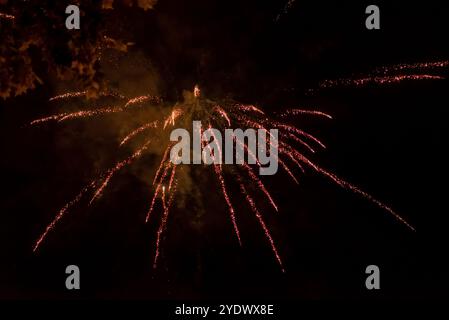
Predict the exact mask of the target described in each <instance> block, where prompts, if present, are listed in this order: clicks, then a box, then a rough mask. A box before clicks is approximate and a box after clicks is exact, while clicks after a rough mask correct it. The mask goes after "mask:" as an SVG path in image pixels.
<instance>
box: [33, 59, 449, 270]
mask: <svg viewBox="0 0 449 320" xmlns="http://www.w3.org/2000/svg"><path fill="white" fill-rule="evenodd" d="M448 66H449V62H448V61H439V62H425V63H415V64H398V65H393V66H386V67H380V68H377V69H376V70H375V71H374V72H373V73H372V74H370V75H368V76H365V77H359V78H357V77H354V78H347V79H339V80H332V81H330V80H328V81H324V82H322V83H321V84H320V87H321V88H327V87H332V86H347V85H353V86H354V85H355V86H356V87H357V86H361V85H369V84H370V83H376V84H392V83H395V82H400V81H404V80H428V79H443V76H441V75H434V74H431V73H430V71H433V70H436V69H438V70H440V69H441V68H447V67H448ZM418 71H420V72H421V73H419V72H418ZM395 72H401V74H399V75H398V74H394V75H393V74H392V73H395ZM405 72H413V74H405ZM424 72H426V73H424ZM85 95H86V92H85V91H80V92H71V93H66V94H62V95H59V96H56V97H53V98H51V99H50V101H66V100H69V99H73V98H79V97H84V96H85ZM100 96H104V97H112V98H115V99H119V100H120V101H121V103H119V104H118V105H116V106H113V107H108V108H105V107H102V108H98V109H93V110H84V111H78V112H73V113H67V112H66V113H61V114H57V115H52V116H48V117H45V118H42V119H38V120H34V121H32V122H31V123H30V125H35V124H40V123H44V122H49V121H51V120H54V121H58V122H61V121H65V120H68V119H75V118H90V117H93V116H97V115H98V116H102V115H107V114H110V113H120V112H126V111H127V110H130V109H132V108H133V107H147V106H148V105H150V106H151V105H154V104H160V103H161V102H162V100H161V99H160V98H159V97H155V96H151V95H144V96H138V97H135V98H131V99H127V98H125V97H124V96H121V95H118V94H114V93H107V92H105V93H101V94H100ZM193 97H194V98H193V102H192V101H190V102H189V101H187V102H186V101H185V103H183V105H182V107H180V106H179V105H175V106H174V107H172V108H171V111H170V113H169V114H168V115H167V116H166V117H164V118H162V119H147V122H146V123H145V124H144V125H142V126H140V127H138V128H135V129H133V130H132V131H130V132H129V133H128V134H127V135H126V136H125V137H124V138H123V139H122V140H121V142H120V146H122V145H124V144H125V143H127V142H128V141H129V140H130V139H132V138H133V137H135V136H136V135H138V134H143V133H144V132H146V131H148V130H156V131H154V132H153V133H156V132H159V133H163V132H165V130H166V129H167V128H168V127H174V126H175V122H176V121H177V120H178V119H179V118H183V117H185V119H190V120H191V119H198V120H201V121H202V122H205V123H207V124H208V126H209V127H210V128H211V127H212V125H214V126H215V128H218V129H226V128H230V127H231V124H232V125H233V126H235V127H236V128H258V129H262V130H265V131H266V132H269V130H267V128H275V129H278V130H279V133H280V135H279V136H280V139H281V141H279V155H278V157H277V161H278V162H279V164H280V165H281V168H282V169H283V170H284V171H285V172H286V173H287V174H288V175H289V176H290V178H291V179H292V180H293V181H294V182H295V183H299V182H298V180H297V178H296V177H295V175H294V173H293V169H292V168H290V167H289V165H288V164H287V163H286V162H285V160H289V161H291V162H292V163H293V164H294V165H295V166H296V167H298V168H299V169H300V170H301V171H302V172H305V168H310V169H312V170H313V171H315V172H316V173H318V174H320V175H322V176H324V177H326V178H328V179H330V181H332V182H333V183H335V184H336V185H338V186H340V187H342V188H344V189H347V190H350V191H352V192H353V193H355V194H358V195H360V196H361V197H363V198H365V199H367V200H368V201H370V202H372V203H373V204H375V205H376V206H378V207H380V208H381V209H383V210H384V211H386V212H388V213H389V214H391V215H392V216H393V217H394V218H396V219H397V220H398V221H399V222H401V223H402V224H404V225H405V226H407V227H408V228H409V229H411V230H415V229H414V227H413V226H412V225H411V224H410V223H409V222H407V221H406V220H405V219H404V218H402V217H401V216H399V215H398V214H397V213H396V212H394V211H393V210H392V209H391V208H390V207H388V206H387V205H385V204H383V203H382V202H380V201H379V200H377V199H375V198H374V197H372V196H371V195H370V194H368V193H366V192H365V191H362V190H361V189H359V188H358V187H356V186H354V185H352V184H350V183H349V182H346V181H344V180H342V179H341V178H339V177H337V176H336V175H335V174H334V173H331V172H329V171H327V170H325V169H323V168H321V167H320V166H318V165H317V164H315V163H314V162H312V161H311V160H309V158H308V157H307V156H306V153H311V154H313V153H314V152H315V148H316V147H319V148H325V147H326V146H325V145H324V144H323V143H322V142H321V141H320V140H319V139H318V138H316V137H315V136H314V135H312V134H309V133H307V132H305V131H304V130H302V129H299V128H297V127H296V126H294V125H292V124H289V123H288V122H287V121H286V119H292V118H294V117H296V116H299V117H301V116H316V117H323V118H328V119H332V117H331V116H330V115H329V114H327V113H324V112H322V111H319V110H304V109H297V108H294V109H289V110H286V111H284V112H281V113H275V114H274V115H273V116H269V115H267V114H266V113H265V112H264V111H263V110H261V109H260V108H258V107H256V106H254V105H245V104H240V103H236V102H234V101H223V102H222V103H216V102H213V101H210V100H207V99H203V98H202V97H201V91H200V89H199V87H198V86H195V89H194V92H193ZM180 122H181V123H182V121H180ZM165 133H166V132H165ZM201 133H202V129H201ZM214 139H215V137H214ZM234 141H235V142H236V143H235V146H234V148H236V147H237V145H238V143H239V142H240V143H241V141H240V140H239V139H235V137H234ZM202 143H203V146H204V141H202ZM271 143H272V139H271V138H270V144H271ZM155 145H156V144H155ZM173 145H174V143H173V142H170V141H168V140H167V142H166V144H165V147H164V148H165V150H164V152H163V154H162V158H161V161H160V164H159V166H158V168H157V170H156V173H155V176H154V179H153V181H152V187H153V188H154V193H153V197H152V198H151V202H150V204H149V209H148V212H147V215H146V218H145V222H148V221H149V219H150V216H151V213H152V212H153V210H154V208H155V204H156V201H157V200H158V199H161V201H162V209H163V214H162V219H161V222H160V225H159V229H158V232H157V235H156V236H157V238H156V249H155V256H154V263H153V267H156V265H157V261H158V257H159V254H160V242H161V236H162V234H163V232H164V230H165V229H166V224H167V218H168V213H169V211H170V209H171V208H172V207H173V202H174V199H175V193H176V189H178V188H179V187H180V186H179V185H178V183H180V181H178V179H177V178H176V173H177V171H176V168H177V166H176V165H174V164H173V163H172V162H171V161H170V159H169V153H170V150H171V148H172V146H173ZM151 146H152V147H154V148H157V146H154V145H153V144H150V142H149V140H146V142H145V143H144V144H143V145H142V146H141V147H140V148H138V149H137V151H135V152H134V153H133V154H132V155H131V156H129V157H128V158H127V159H125V160H123V161H120V162H117V163H116V165H115V166H114V167H113V168H112V169H109V170H108V171H106V173H105V174H104V175H102V176H101V177H100V178H99V179H96V180H94V181H92V182H91V183H90V184H88V185H87V186H86V187H85V188H84V189H82V190H81V192H80V193H79V194H78V195H77V196H76V197H75V198H74V199H72V200H71V201H70V202H68V203H67V204H66V205H65V206H64V207H63V208H62V209H61V210H60V211H59V212H58V214H57V215H56V216H55V218H54V219H53V220H52V221H51V222H50V224H49V225H48V226H47V227H46V228H45V230H44V232H43V233H42V234H41V235H40V236H39V238H38V239H37V241H36V242H35V244H34V247H33V251H36V250H37V249H38V248H39V247H40V245H41V244H42V242H43V241H44V240H45V238H46V237H47V235H48V234H49V232H50V231H52V230H53V229H54V228H55V226H56V225H57V224H58V223H59V222H60V220H61V219H62V218H63V217H64V216H65V215H66V213H67V212H68V211H69V210H70V209H72V208H73V207H74V206H75V205H77V204H78V203H79V202H80V201H81V199H82V198H83V197H84V196H85V194H86V193H88V192H92V197H91V199H90V204H91V203H92V202H93V201H94V200H96V199H98V198H99V197H100V196H101V194H102V193H103V191H104V189H105V188H106V187H107V186H108V184H109V183H110V181H111V179H112V177H113V176H114V175H115V173H117V172H118V171H119V170H121V169H122V168H124V167H126V166H128V165H130V164H132V163H133V162H134V161H135V160H137V159H139V158H140V157H141V156H142V155H143V154H144V153H145V152H147V151H155V150H153V149H151V148H152V147H151ZM209 148H210V145H209ZM239 148H243V149H244V150H245V152H246V153H247V155H248V158H251V159H252V160H253V161H254V163H255V165H256V166H258V167H260V166H261V164H260V162H259V161H258V159H257V157H256V156H255V155H254V154H253V153H252V152H251V150H250V149H249V148H248V146H247V145H246V144H245V143H243V144H240V145H239ZM209 151H210V152H212V150H211V149H209ZM219 153H220V157H221V150H220V149H219ZM212 157H215V155H212ZM242 168H243V169H242V170H241V172H242V173H241V174H243V175H244V177H245V178H247V179H248V180H249V181H252V182H253V183H254V185H255V188H256V190H258V191H259V192H260V193H262V194H264V196H265V198H266V199H267V200H268V202H269V203H270V205H271V207H273V210H274V211H276V212H277V211H278V205H277V204H276V202H275V201H274V199H273V197H272V196H271V194H270V192H269V191H268V190H267V188H266V187H265V185H264V183H263V182H262V180H261V179H260V178H259V177H257V175H256V174H255V173H254V170H253V168H252V166H250V165H249V164H248V163H246V162H244V163H243V165H242ZM170 170H171V171H170ZM225 171H226V172H227V175H230V176H232V177H233V178H234V179H235V180H236V181H237V182H238V183H239V185H240V193H241V194H242V195H243V196H244V197H245V199H246V201H247V202H248V204H249V206H250V208H251V211H252V212H253V213H254V214H255V216H256V217H257V219H258V221H259V224H260V226H261V228H262V229H263V231H264V233H265V237H266V238H267V239H268V241H269V242H270V245H271V249H272V251H273V254H274V256H275V257H276V260H277V262H278V263H279V265H280V267H281V270H283V271H284V266H283V264H282V260H281V258H280V256H279V253H278V251H277V249H276V246H275V245H274V240H273V239H272V237H271V234H270V232H269V229H268V227H267V225H266V224H265V222H264V220H263V218H262V214H261V212H260V210H259V209H258V208H257V203H256V200H254V197H253V196H252V195H251V194H250V193H249V192H248V190H247V189H246V188H245V186H244V184H243V177H241V176H240V175H237V176H236V173H235V171H234V170H228V168H227V166H224V165H222V164H214V174H215V176H216V177H217V179H218V182H219V188H220V191H221V193H222V194H223V197H224V200H225V202H226V204H227V208H228V211H229V214H230V218H231V222H232V225H233V228H234V231H235V233H236V235H237V238H238V241H239V243H240V244H241V239H240V231H239V229H238V226H237V222H236V219H235V210H234V207H233V205H232V200H231V197H232V194H231V192H230V191H229V190H228V189H227V187H226V184H225V180H224V173H225ZM228 171H229V172H228ZM149 184H151V182H150V183H149ZM166 186H167V187H166ZM167 195H168V201H167V200H166V197H167Z"/></svg>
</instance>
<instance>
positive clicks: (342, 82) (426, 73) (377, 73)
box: [319, 60, 449, 89]
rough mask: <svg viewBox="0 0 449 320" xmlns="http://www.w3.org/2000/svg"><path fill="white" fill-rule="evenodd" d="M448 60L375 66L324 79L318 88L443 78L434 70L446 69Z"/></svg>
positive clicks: (448, 63)
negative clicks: (363, 72) (358, 73)
mask: <svg viewBox="0 0 449 320" xmlns="http://www.w3.org/2000/svg"><path fill="white" fill-rule="evenodd" d="M448 67H449V61H446V60H444V61H435V62H420V63H402V64H395V65H391V66H382V67H379V68H376V69H375V70H374V71H373V72H372V73H369V74H366V75H362V76H352V77H350V78H339V79H335V80H324V81H322V82H321V83H320V84H319V88H320V89H327V88H334V87H364V86H367V85H372V84H375V85H389V84H394V83H400V82H403V81H423V80H443V79H446V77H445V76H443V75H441V74H435V73H436V71H446V72H447V71H448Z"/></svg>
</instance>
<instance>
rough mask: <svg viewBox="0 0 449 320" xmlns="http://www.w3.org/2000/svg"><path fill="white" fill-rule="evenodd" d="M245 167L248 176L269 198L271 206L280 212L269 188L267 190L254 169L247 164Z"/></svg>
mask: <svg viewBox="0 0 449 320" xmlns="http://www.w3.org/2000/svg"><path fill="white" fill-rule="evenodd" d="M243 167H244V168H245V169H246V170H247V171H248V175H249V176H250V178H251V179H252V180H253V181H254V182H255V183H256V184H257V186H258V187H259V189H260V190H261V191H262V192H263V193H264V194H265V195H266V196H267V198H268V201H269V202H270V203H271V205H272V206H273V208H274V210H276V211H278V207H277V205H276V203H275V202H274V200H273V198H272V197H271V194H270V192H268V190H267V188H265V185H264V184H263V183H262V181H261V180H260V179H259V178H258V177H257V175H256V174H255V173H254V171H253V169H252V168H251V167H250V166H249V165H248V164H247V163H244V164H243Z"/></svg>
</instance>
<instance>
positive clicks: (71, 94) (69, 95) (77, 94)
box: [48, 90, 126, 102]
mask: <svg viewBox="0 0 449 320" xmlns="http://www.w3.org/2000/svg"><path fill="white" fill-rule="evenodd" d="M87 94H88V91H87V90H86V91H75V92H67V93H63V94H60V95H57V96H54V97H51V98H50V99H49V100H48V101H50V102H51V101H60V100H68V99H73V98H79V97H85V96H87ZM99 96H100V97H114V98H119V99H126V98H125V96H123V95H121V94H118V93H113V92H100V93H99Z"/></svg>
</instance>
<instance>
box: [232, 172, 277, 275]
mask: <svg viewBox="0 0 449 320" xmlns="http://www.w3.org/2000/svg"><path fill="white" fill-rule="evenodd" d="M239 185H240V190H241V192H242V194H243V195H244V196H245V198H246V201H248V204H249V206H250V208H251V210H252V211H253V213H254V214H255V215H256V217H257V220H259V223H260V226H261V227H262V229H263V231H264V233H265V237H266V238H267V239H268V241H269V242H270V245H271V250H272V251H273V254H274V256H275V257H276V260H277V262H278V263H279V266H280V267H281V270H282V272H285V269H284V266H283V264H282V260H281V257H280V256H279V253H278V250H277V248H276V245H275V244H274V241H273V238H272V237H271V234H270V231H269V230H268V228H267V226H266V225H265V222H264V220H263V218H262V215H261V214H260V212H259V210H258V209H257V206H256V204H255V203H254V200H253V199H252V198H251V196H250V195H249V194H248V192H246V189H245V186H244V185H243V183H242V182H241V179H239Z"/></svg>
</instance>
